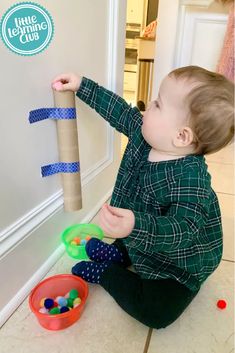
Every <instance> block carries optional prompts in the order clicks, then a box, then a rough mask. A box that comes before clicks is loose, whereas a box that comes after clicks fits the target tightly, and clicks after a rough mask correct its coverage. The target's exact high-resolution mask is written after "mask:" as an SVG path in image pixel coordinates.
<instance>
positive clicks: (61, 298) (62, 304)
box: [58, 297, 67, 306]
mask: <svg viewBox="0 0 235 353" xmlns="http://www.w3.org/2000/svg"><path fill="white" fill-rule="evenodd" d="M58 304H59V306H66V305H67V299H65V298H63V297H60V298H59V299H58Z"/></svg>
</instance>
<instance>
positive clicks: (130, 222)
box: [99, 204, 135, 238]
mask: <svg viewBox="0 0 235 353" xmlns="http://www.w3.org/2000/svg"><path fill="white" fill-rule="evenodd" d="M99 219H100V227H101V228H102V229H103V231H104V232H105V233H106V234H107V235H108V236H110V237H111V238H125V237H127V236H128V235H129V234H130V233H131V232H132V230H133V228H134V225H135V215H134V213H133V212H132V211H131V210H127V209H125V208H118V207H113V206H110V205H108V204H104V205H103V206H102V208H101V211H100V214H99Z"/></svg>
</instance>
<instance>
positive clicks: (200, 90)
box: [169, 66, 234, 154]
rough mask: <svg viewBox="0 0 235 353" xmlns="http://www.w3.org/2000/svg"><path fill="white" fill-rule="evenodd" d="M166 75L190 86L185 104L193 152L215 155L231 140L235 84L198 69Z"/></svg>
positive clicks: (180, 69)
mask: <svg viewBox="0 0 235 353" xmlns="http://www.w3.org/2000/svg"><path fill="white" fill-rule="evenodd" d="M169 76H170V77H172V76H173V77H175V78H176V79H186V80H189V82H190V83H192V89H191V91H190V92H189V94H188V95H187V96H186V104H187V105H188V108H189V127H191V129H192V131H193V134H194V141H193V142H194V144H195V152H194V153H195V154H209V153H214V152H216V151H219V150H220V149H221V148H223V147H225V146H226V145H227V144H229V143H230V142H231V141H232V140H233V137H234V83H233V82H232V81H229V80H228V79H227V78H226V77H224V76H223V75H220V74H218V73H216V72H212V71H208V70H206V69H204V68H202V67H198V66H186V67H182V68H178V69H175V70H173V71H171V72H170V73H169Z"/></svg>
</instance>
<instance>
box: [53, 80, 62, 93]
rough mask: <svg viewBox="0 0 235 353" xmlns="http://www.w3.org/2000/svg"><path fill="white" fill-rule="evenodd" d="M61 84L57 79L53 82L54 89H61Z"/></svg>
mask: <svg viewBox="0 0 235 353" xmlns="http://www.w3.org/2000/svg"><path fill="white" fill-rule="evenodd" d="M62 86H63V84H62V83H61V82H60V81H57V82H55V83H54V84H53V88H54V89H55V90H56V91H60V90H61V89H62Z"/></svg>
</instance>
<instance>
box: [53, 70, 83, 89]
mask: <svg viewBox="0 0 235 353" xmlns="http://www.w3.org/2000/svg"><path fill="white" fill-rule="evenodd" d="M81 81H82V77H81V76H78V75H76V74H74V73H67V74H61V75H58V76H56V77H55V78H54V80H53V81H52V83H51V87H52V88H53V89H55V90H56V91H73V92H77V90H78V89H79V87H80V84H81Z"/></svg>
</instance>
